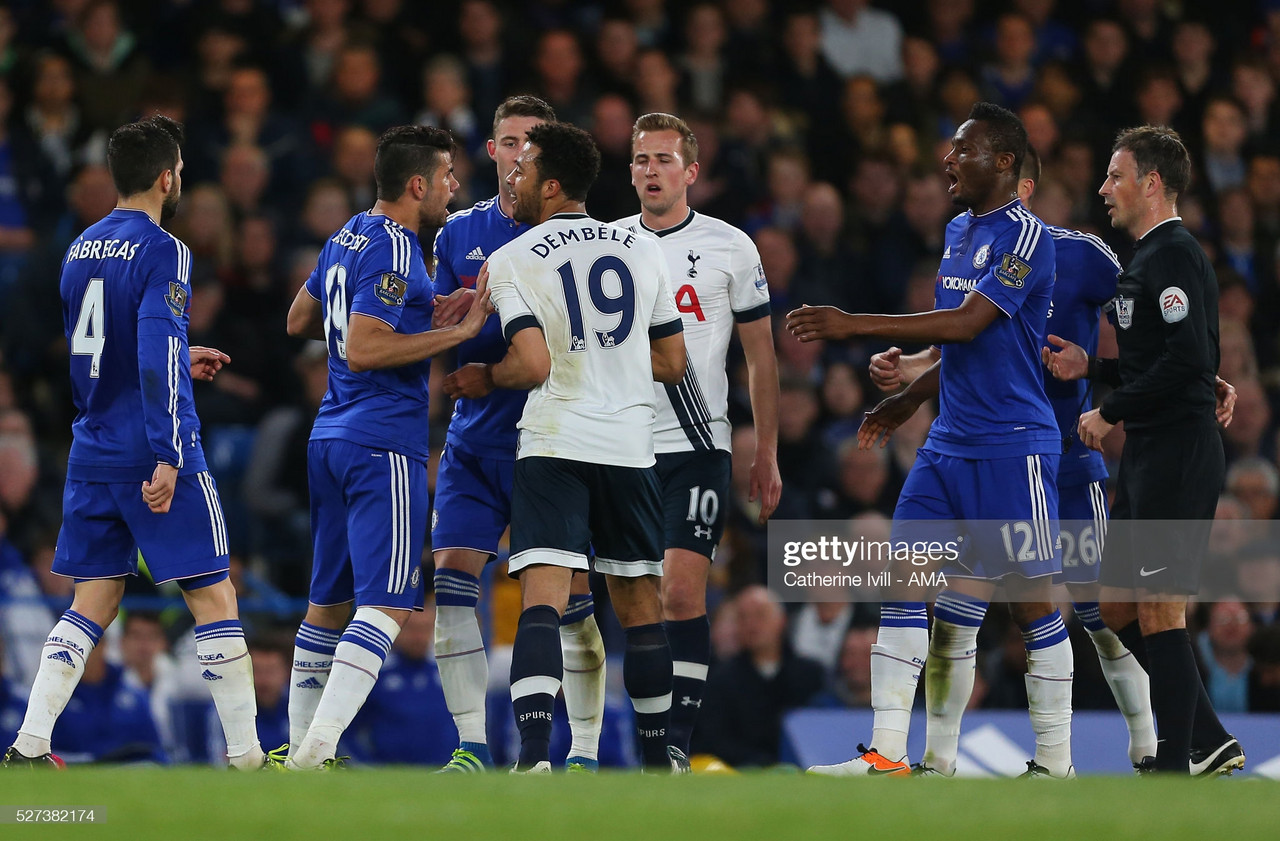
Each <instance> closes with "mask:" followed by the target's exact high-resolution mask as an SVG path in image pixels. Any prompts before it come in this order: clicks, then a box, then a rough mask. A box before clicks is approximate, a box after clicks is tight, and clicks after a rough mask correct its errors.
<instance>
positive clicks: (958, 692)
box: [787, 103, 1075, 778]
mask: <svg viewBox="0 0 1280 841" xmlns="http://www.w3.org/2000/svg"><path fill="white" fill-rule="evenodd" d="M1026 148H1027V137H1026V130H1025V129H1024V128H1023V126H1022V122H1021V121H1020V120H1019V119H1018V118H1017V116H1016V115H1014V114H1012V113H1011V112H1009V111H1008V110H1006V109H1004V108H1001V107H999V106H996V105H992V104H990V103H978V104H977V105H975V106H974V107H973V110H972V111H970V113H969V119H968V120H966V121H965V122H964V124H962V125H961V126H960V128H959V129H957V131H956V134H955V137H954V138H953V139H952V148H951V151H950V152H949V153H948V154H947V156H946V157H945V158H944V160H943V163H944V166H945V169H946V173H947V176H948V178H949V180H950V182H951V183H950V188H949V190H950V193H951V196H952V199H953V201H954V202H955V203H956V204H958V205H960V206H962V207H965V208H967V209H968V210H967V212H965V213H962V214H961V215H959V216H957V217H956V218H955V219H953V220H952V221H951V223H950V224H949V225H948V226H947V233H946V248H945V250H944V253H943V257H942V264H941V266H940V267H939V272H938V281H937V291H936V293H935V309H934V310H933V311H932V312H928V313H918V314H914V315H905V316H881V315H850V314H848V313H844V312H841V311H840V310H838V309H835V308H833V307H808V306H806V307H801V308H800V309H797V310H795V311H793V312H791V313H790V314H789V315H788V316H787V327H788V329H789V330H790V331H791V332H792V334H793V335H795V336H796V337H797V338H799V339H800V340H801V341H813V340H816V339H836V340H840V339H848V338H852V337H858V336H862V337H875V338H882V339H888V340H891V341H898V342H928V343H932V344H937V345H939V346H941V348H942V357H941V360H940V361H939V362H938V363H936V366H935V367H934V368H932V369H931V370H930V372H929V374H927V375H926V376H924V377H921V378H919V379H918V380H917V381H915V382H913V383H912V384H911V385H910V386H908V387H907V388H906V390H904V391H903V392H902V393H900V394H896V395H893V396H892V397H889V398H887V399H886V400H885V401H884V402H882V403H881V405H880V406H878V407H877V408H876V410H875V411H874V412H873V413H872V414H871V415H870V416H869V418H868V420H867V422H866V423H865V424H864V429H863V431H862V433H860V436H861V437H864V438H865V437H868V436H871V435H874V434H875V431H876V429H877V428H878V427H879V428H883V427H884V426H886V425H887V426H888V427H889V428H892V427H893V426H896V425H897V424H896V423H894V420H896V419H898V418H899V417H901V418H906V417H910V416H911V414H913V413H914V412H915V410H916V408H917V407H918V406H919V404H920V402H921V401H922V400H923V399H924V397H923V395H925V394H926V393H927V392H929V390H930V388H929V387H930V386H936V387H938V389H939V390H938V393H939V407H940V410H939V414H938V419H937V420H936V421H935V422H934V424H933V427H932V429H931V430H930V433H929V438H928V440H927V441H926V443H925V445H924V446H923V447H922V448H921V449H920V452H919V455H918V456H917V458H916V462H915V464H914V465H913V466H912V468H911V471H910V473H909V474H908V476H907V481H906V484H905V485H904V487H903V490H902V494H901V496H900V498H899V500H898V506H897V509H896V510H895V512H894V521H895V535H894V537H893V539H894V540H902V539H903V538H904V535H903V533H902V532H901V531H899V529H900V527H901V526H900V524H904V523H908V522H912V521H914V522H924V521H931V520H966V521H987V522H988V523H991V522H1001V523H1004V524H1005V527H1004V528H1003V529H1002V531H1001V535H1002V536H1003V541H1001V540H1000V539H997V538H996V535H994V534H987V531H986V530H985V529H982V530H979V532H978V533H976V534H975V535H973V538H974V539H972V540H969V541H967V542H966V546H965V550H964V554H963V555H962V556H961V557H960V559H959V560H958V562H954V563H953V565H952V566H951V567H949V568H948V569H947V570H946V572H947V579H948V585H949V586H948V588H947V589H946V590H944V591H943V592H942V593H940V594H939V595H938V597H937V601H936V604H935V609H934V628H933V634H932V636H930V634H929V630H928V625H927V616H926V612H925V605H924V603H923V602H922V601H915V600H912V601H896V602H888V603H886V604H885V605H884V606H883V608H882V613H881V625H880V634H879V637H878V639H877V643H876V646H875V648H874V649H873V654H872V681H873V689H872V704H873V706H874V707H875V711H876V721H875V724H874V725H873V727H874V734H873V740H872V741H873V745H872V748H871V749H868V750H865V751H864V753H876V752H878V754H879V755H880V756H881V757H882V758H885V759H887V760H888V762H887V764H886V768H880V767H877V768H876V770H877V771H878V772H881V773H888V772H897V773H901V772H902V771H903V770H905V765H904V763H903V762H902V761H901V758H902V757H905V755H906V734H907V730H908V726H909V722H910V715H911V701H912V698H913V697H914V695H915V687H916V683H917V682H918V680H919V674H920V671H921V665H922V664H923V665H924V668H925V671H926V685H927V687H928V689H927V691H926V698H927V699H928V703H927V707H928V735H927V740H926V747H925V754H924V759H923V761H922V762H921V763H920V764H919V766H918V767H917V772H918V773H922V774H941V775H948V776H949V775H951V774H954V773H955V763H956V757H957V754H958V750H959V737H960V720H961V717H962V715H963V712H964V708H965V706H966V705H967V703H968V701H969V696H970V694H971V693H972V689H973V677H974V664H975V655H976V651H977V634H978V628H979V627H980V625H981V624H982V618H983V616H985V614H986V610H987V607H988V603H989V600H990V598H991V596H992V594H993V593H994V591H995V587H996V585H997V583H1000V584H1003V585H1004V587H1005V589H1006V591H1007V593H1008V597H1009V599H1010V601H1011V603H1012V604H1011V611H1012V613H1013V616H1014V619H1015V621H1016V622H1017V623H1018V625H1019V626H1020V627H1021V629H1022V632H1023V639H1024V641H1025V643H1026V648H1027V666H1028V669H1027V671H1028V674H1027V678H1026V681H1027V696H1028V701H1029V706H1030V710H1031V724H1032V729H1033V730H1034V731H1035V734H1036V752H1035V759H1034V760H1033V761H1032V762H1031V763H1030V764H1029V768H1028V773H1029V774H1032V775H1035V776H1052V777H1058V778H1062V777H1069V776H1074V773H1075V772H1074V769H1073V768H1072V765H1071V678H1072V670H1073V660H1072V653H1071V646H1070V643H1069V642H1068V641H1067V631H1066V626H1065V625H1064V624H1063V621H1062V617H1061V615H1060V614H1059V613H1058V610H1057V609H1056V608H1055V607H1054V605H1053V600H1052V597H1051V586H1050V585H1051V582H1052V578H1053V576H1054V575H1055V574H1056V573H1058V572H1060V571H1061V563H1060V560H1059V558H1058V556H1057V552H1056V544H1057V541H1058V534H1057V519H1058V512H1057V507H1058V506H1057V502H1058V500H1057V486H1056V483H1055V477H1056V475H1057V469H1058V460H1059V457H1060V455H1061V452H1062V441H1061V436H1060V433H1059V431H1058V426H1057V423H1056V422H1055V419H1054V415H1053V410H1052V407H1051V405H1050V403H1049V400H1048V397H1047V396H1046V395H1045V389H1044V380H1043V374H1042V371H1041V367H1040V345H1041V344H1042V342H1041V338H1042V337H1043V336H1044V335H1045V321H1046V318H1047V316H1048V311H1049V306H1050V300H1051V297H1052V294H1053V279H1054V264H1055V252H1054V243H1053V239H1052V237H1051V236H1050V235H1048V234H1047V232H1046V229H1045V226H1044V225H1043V223H1041V222H1040V220H1039V219H1037V218H1036V217H1034V216H1033V215H1032V214H1031V213H1030V212H1029V211H1028V210H1027V209H1026V208H1025V207H1024V206H1023V204H1022V202H1021V201H1020V200H1019V198H1018V192H1017V188H1018V179H1019V176H1020V173H1021V169H1022V161H1023V158H1024V156H1025V154H1026ZM935 378H940V383H938V382H935ZM917 383H919V385H917ZM899 422H900V421H899ZM875 437H878V435H876V436H875ZM926 657H927V661H926ZM886 677H889V678H890V679H888V680H886ZM877 690H880V692H877ZM888 694H893V695H894V697H886V696H887V695H888ZM886 745H888V747H886ZM856 763H861V764H862V765H868V763H866V762H865V761H864V760H863V759H862V758H861V757H855V758H854V759H853V760H851V761H850V763H846V764H856ZM888 766H892V767H888ZM868 767H870V766H869V765H868Z"/></svg>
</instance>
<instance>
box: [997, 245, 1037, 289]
mask: <svg viewBox="0 0 1280 841" xmlns="http://www.w3.org/2000/svg"><path fill="white" fill-rule="evenodd" d="M1029 274H1031V266H1030V265H1028V264H1027V262H1026V261H1024V260H1023V259H1022V258H1021V257H1018V256H1017V255H1015V254H1010V253H1009V252H1007V251H1006V252H1005V254H1004V256H1003V257H1001V258H1000V265H998V266H996V280H998V281H1000V282H1001V283H1003V284H1004V285H1005V286H1009V287H1012V288H1014V289H1021V288H1022V287H1023V286H1025V285H1026V282H1027V275H1029Z"/></svg>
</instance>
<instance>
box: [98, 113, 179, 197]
mask: <svg viewBox="0 0 1280 841" xmlns="http://www.w3.org/2000/svg"><path fill="white" fill-rule="evenodd" d="M182 140H183V134H182V124H181V123H179V122H176V121H175V120H171V119H169V118H168V117H165V116H161V115H156V116H154V117H148V118H147V119H145V120H138V121H137V122H135V123H126V124H125V125H123V126H120V127H119V128H118V129H116V130H115V131H113V132H111V138H110V140H108V141H107V169H109V170H110V171H111V180H112V181H113V182H114V183H115V185H116V192H117V193H119V194H120V195H122V196H134V195H137V194H138V193H145V192H146V191H147V190H150V189H151V185H152V184H155V183H156V179H157V178H159V177H160V174H161V173H162V172H164V171H165V170H168V169H174V168H176V167H177V166H178V156H179V155H180V154H181V146H182Z"/></svg>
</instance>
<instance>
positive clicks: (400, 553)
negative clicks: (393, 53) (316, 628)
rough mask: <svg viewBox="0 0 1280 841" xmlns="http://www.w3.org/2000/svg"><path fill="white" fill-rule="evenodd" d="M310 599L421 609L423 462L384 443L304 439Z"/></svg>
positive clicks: (424, 511)
mask: <svg viewBox="0 0 1280 841" xmlns="http://www.w3.org/2000/svg"><path fill="white" fill-rule="evenodd" d="M307 484H308V485H309V487H310V490H311V536H312V540H313V542H314V547H315V555H314V559H313V561H312V564H311V596H310V599H311V603H312V604H317V605H321V606H327V605H338V604H346V603H347V602H350V601H352V600H354V601H355V603H356V607H388V608H398V609H401V610H410V609H421V608H422V547H423V545H424V544H425V542H426V537H427V505H428V499H427V466H426V465H425V464H423V463H422V462H420V461H417V460H416V459H412V458H409V457H408V456H405V455H401V454H400V453H394V452H389V451H387V450H375V449H373V448H372V447H368V446H364V445H362V444H352V443H351V442H349V441H339V440H333V439H324V440H320V441H312V442H310V443H309V444H308V445H307Z"/></svg>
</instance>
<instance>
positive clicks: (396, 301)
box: [306, 211, 435, 461]
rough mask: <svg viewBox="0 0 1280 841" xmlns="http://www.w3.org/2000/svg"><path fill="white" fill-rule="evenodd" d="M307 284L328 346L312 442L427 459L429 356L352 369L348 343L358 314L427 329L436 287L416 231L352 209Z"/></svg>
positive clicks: (402, 327)
mask: <svg viewBox="0 0 1280 841" xmlns="http://www.w3.org/2000/svg"><path fill="white" fill-rule="evenodd" d="M306 288H307V293H308V294H310V295H311V297H313V298H315V299H316V300H317V301H319V302H320V304H321V307H322V308H323V311H324V332H325V341H326V343H327V344H328V345H329V390H328V391H327V392H326V393H325V395H324V400H323V401H322V402H321V403H320V412H319V414H318V415H317V416H316V422H315V425H314V426H313V427H312V429H311V440H313V441H317V440H323V439H339V440H343V441H350V442H351V443H353V444H363V445H365V446H368V447H373V448H375V449H380V450H390V451H393V452H397V453H402V454H404V455H407V456H410V457H412V458H416V459H419V460H421V461H426V460H427V457H428V455H429V452H430V446H429V443H428V435H427V380H428V378H429V376H430V374H431V360H430V359H424V360H423V361H421V362H414V363H412V364H409V365H402V366H400V367H398V368H380V369H377V370H373V371H359V372H355V371H352V370H351V368H350V367H348V365H347V346H346V345H347V331H348V326H349V324H350V320H351V318H353V317H354V316H356V315H362V316H368V317H369V318H376V319H378V320H379V321H382V322H385V323H386V324H388V325H389V326H390V327H391V328H392V329H394V330H395V331H396V332H397V333H405V334H409V333H423V332H425V331H427V330H430V329H431V311H432V309H433V308H434V304H433V298H434V295H435V291H434V288H433V287H432V283H431V278H430V277H429V276H428V275H427V266H426V264H425V263H424V262H423V259H422V246H421V245H420V244H419V243H418V236H417V234H415V233H414V232H412V231H409V230H407V229H405V228H404V227H403V226H401V225H398V224H396V223H395V222H393V221H392V220H391V219H390V218H388V217H387V216H384V215H382V214H375V213H372V212H369V211H366V212H364V213H357V214H356V215H355V216H352V217H351V219H350V220H349V221H348V222H347V224H346V225H344V226H343V227H342V229H341V230H339V231H338V232H337V233H335V234H334V235H333V236H332V237H330V238H329V241H328V242H327V243H325V246H324V248H323V249H322V250H321V252H320V259H319V260H318V261H317V262H316V268H315V271H313V272H312V273H311V277H310V278H308V280H307V287H306Z"/></svg>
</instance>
